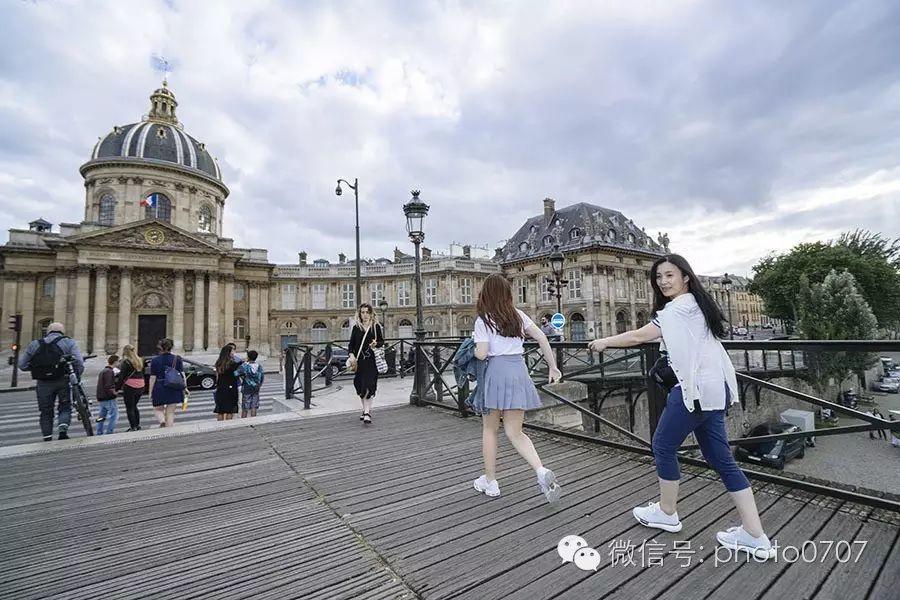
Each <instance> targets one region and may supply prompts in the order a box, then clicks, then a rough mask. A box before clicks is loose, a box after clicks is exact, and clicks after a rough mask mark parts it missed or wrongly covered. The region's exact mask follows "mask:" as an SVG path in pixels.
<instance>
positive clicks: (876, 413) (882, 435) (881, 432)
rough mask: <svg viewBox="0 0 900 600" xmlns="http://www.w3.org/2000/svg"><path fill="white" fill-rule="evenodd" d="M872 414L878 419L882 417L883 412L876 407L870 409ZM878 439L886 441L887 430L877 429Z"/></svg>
mask: <svg viewBox="0 0 900 600" xmlns="http://www.w3.org/2000/svg"><path fill="white" fill-rule="evenodd" d="M872 416H873V417H878V418H879V419H884V413H882V412H881V411H880V410H878V407H877V406H876V407H875V408H873V409H872ZM877 431H878V439H879V440H884V441H887V432H886V431H885V430H884V429H878V430H877Z"/></svg>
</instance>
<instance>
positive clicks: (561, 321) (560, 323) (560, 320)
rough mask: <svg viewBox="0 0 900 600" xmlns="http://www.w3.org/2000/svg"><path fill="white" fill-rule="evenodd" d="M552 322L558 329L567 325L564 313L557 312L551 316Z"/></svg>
mask: <svg viewBox="0 0 900 600" xmlns="http://www.w3.org/2000/svg"><path fill="white" fill-rule="evenodd" d="M550 324H551V325H553V326H554V327H556V328H557V329H562V328H563V327H565V326H566V317H565V316H564V315H563V314H562V313H556V314H554V315H553V316H552V317H550Z"/></svg>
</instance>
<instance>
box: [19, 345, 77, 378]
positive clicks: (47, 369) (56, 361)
mask: <svg viewBox="0 0 900 600" xmlns="http://www.w3.org/2000/svg"><path fill="white" fill-rule="evenodd" d="M66 338H68V336H65V335H61V336H59V337H57V338H56V339H55V340H53V341H52V342H46V341H44V340H43V339H40V340H38V344H40V345H39V346H38V349H37V351H36V352H35V353H34V354H33V355H32V356H31V360H30V361H28V368H29V369H30V370H31V377H32V378H33V379H37V380H38V381H51V380H55V379H63V378H64V377H65V376H66V373H67V370H66V365H65V364H63V362H62V358H63V356H65V354H66V353H65V352H64V351H63V349H62V348H60V347H59V342H60V340H62V339H66Z"/></svg>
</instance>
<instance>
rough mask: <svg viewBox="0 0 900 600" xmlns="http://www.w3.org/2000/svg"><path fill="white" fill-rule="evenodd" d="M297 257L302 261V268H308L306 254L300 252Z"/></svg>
mask: <svg viewBox="0 0 900 600" xmlns="http://www.w3.org/2000/svg"><path fill="white" fill-rule="evenodd" d="M297 256H298V258H299V259H300V266H301V267H305V266H306V252H298V253H297Z"/></svg>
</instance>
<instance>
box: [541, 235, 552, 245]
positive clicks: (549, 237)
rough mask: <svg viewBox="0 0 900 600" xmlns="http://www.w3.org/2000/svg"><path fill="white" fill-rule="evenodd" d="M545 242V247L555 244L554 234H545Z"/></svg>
mask: <svg viewBox="0 0 900 600" xmlns="http://www.w3.org/2000/svg"><path fill="white" fill-rule="evenodd" d="M543 244H544V247H545V248H549V247H550V246H552V245H553V236H552V235H545V236H544V241H543Z"/></svg>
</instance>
